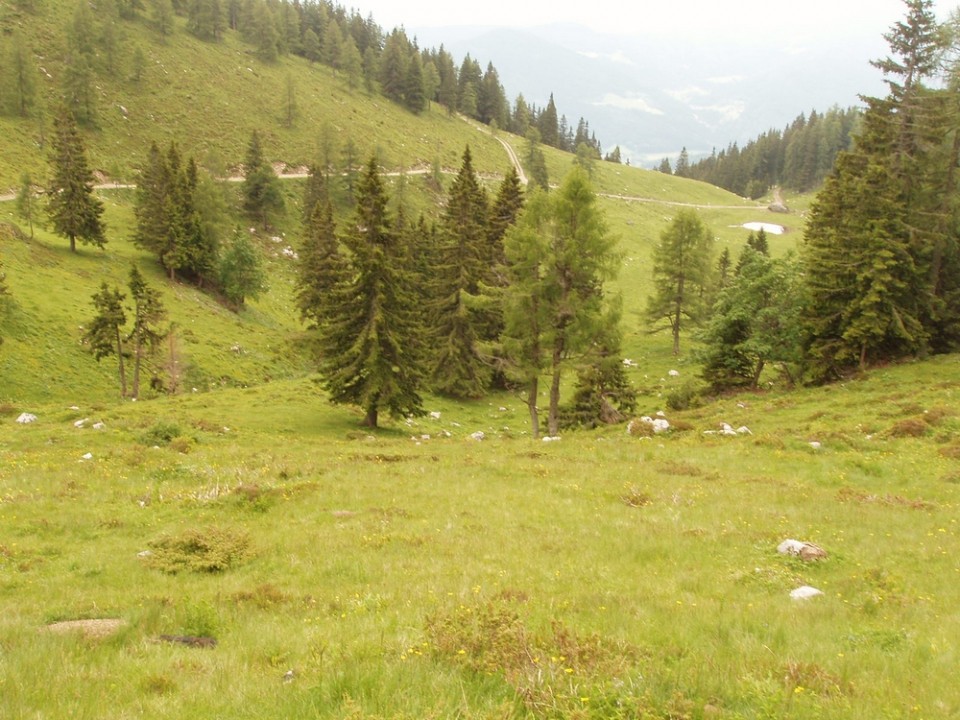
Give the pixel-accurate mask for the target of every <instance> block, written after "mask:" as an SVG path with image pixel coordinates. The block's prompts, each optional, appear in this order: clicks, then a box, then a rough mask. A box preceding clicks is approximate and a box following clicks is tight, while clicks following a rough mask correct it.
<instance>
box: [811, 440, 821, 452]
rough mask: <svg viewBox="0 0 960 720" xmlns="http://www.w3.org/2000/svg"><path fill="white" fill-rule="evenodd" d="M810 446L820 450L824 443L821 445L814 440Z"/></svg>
mask: <svg viewBox="0 0 960 720" xmlns="http://www.w3.org/2000/svg"><path fill="white" fill-rule="evenodd" d="M810 447H812V448H813V449H814V450H819V449H820V448H822V447H823V445H821V444H820V443H818V442H817V441H816V440H814V441H813V442H811V443H810Z"/></svg>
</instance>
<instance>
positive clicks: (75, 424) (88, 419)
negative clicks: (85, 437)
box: [73, 418, 90, 428]
mask: <svg viewBox="0 0 960 720" xmlns="http://www.w3.org/2000/svg"><path fill="white" fill-rule="evenodd" d="M88 422H90V418H84V419H83V420H77V421H76V422H75V423H74V424H73V426H74V427H75V428H81V427H83V426H84V425H86V424H87V423H88Z"/></svg>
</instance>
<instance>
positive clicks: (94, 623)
mask: <svg viewBox="0 0 960 720" xmlns="http://www.w3.org/2000/svg"><path fill="white" fill-rule="evenodd" d="M126 624H127V623H126V622H125V621H124V620H121V619H119V618H96V619H90V620H64V621H62V622H55V623H51V624H50V625H47V626H46V628H44V629H45V630H47V631H49V632H52V633H56V634H58V635H63V634H66V633H70V632H78V633H80V634H81V635H83V636H84V637H87V638H104V637H107V636H109V635H113V634H114V633H116V632H119V631H120V630H121V629H122V628H123V627H124V626H125V625H126Z"/></svg>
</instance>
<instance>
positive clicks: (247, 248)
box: [220, 230, 267, 310]
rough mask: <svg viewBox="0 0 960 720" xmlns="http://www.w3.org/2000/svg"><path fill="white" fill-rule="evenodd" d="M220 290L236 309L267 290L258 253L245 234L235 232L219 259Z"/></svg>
mask: <svg viewBox="0 0 960 720" xmlns="http://www.w3.org/2000/svg"><path fill="white" fill-rule="evenodd" d="M220 289H221V290H222V291H223V294H224V295H225V296H226V298H227V300H229V301H230V303H231V304H232V305H233V307H234V308H235V309H237V310H241V309H243V307H244V305H245V303H246V301H247V299H248V298H249V299H251V300H256V299H257V298H258V297H260V295H261V294H262V293H263V292H264V291H265V290H266V289H267V273H266V271H265V270H264V269H263V263H262V262H261V261H260V253H259V252H257V248H256V246H255V245H254V244H253V242H251V240H250V237H249V236H248V235H247V233H245V232H243V231H242V230H238V231H237V232H235V233H234V236H233V242H231V243H230V246H229V247H228V248H227V249H226V251H225V252H224V253H223V255H222V257H221V258H220Z"/></svg>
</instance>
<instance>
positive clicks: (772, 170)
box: [657, 107, 861, 198]
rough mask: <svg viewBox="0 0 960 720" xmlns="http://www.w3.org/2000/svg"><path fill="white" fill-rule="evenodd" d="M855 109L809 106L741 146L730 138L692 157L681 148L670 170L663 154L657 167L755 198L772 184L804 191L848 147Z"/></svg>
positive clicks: (815, 184) (857, 116) (857, 114)
mask: <svg viewBox="0 0 960 720" xmlns="http://www.w3.org/2000/svg"><path fill="white" fill-rule="evenodd" d="M860 115H861V113H860V110H858V109H856V108H847V109H840V108H837V107H834V108H831V109H830V110H828V111H827V112H825V113H817V111H816V110H813V111H811V112H810V115H809V116H806V115H804V114H801V115H800V116H798V117H797V118H796V119H795V120H794V121H793V122H792V123H790V125H788V126H787V127H786V128H784V129H783V130H768V131H767V132H765V133H763V134H762V135H760V136H759V137H758V138H756V139H755V140H751V141H750V142H748V143H747V144H746V145H744V146H743V147H742V148H741V147H739V145H738V144H737V143H731V144H730V145H729V146H728V147H727V148H726V149H725V150H721V151H719V152H717V151H716V150H714V151H713V153H711V154H710V156H709V157H706V158H702V159H700V160H697V161H695V162H691V160H690V157H689V155H688V153H687V151H686V148H684V149H683V150H682V151H681V153H680V155H679V157H678V158H677V160H676V165H675V167H674V169H673V170H671V168H670V160H669V159H667V158H664V159H663V160H662V161H661V162H660V165H659V166H658V167H657V169H658V170H659V171H660V172H665V173H668V174H669V173H671V172H672V173H673V174H674V175H677V176H678V177H685V178H691V179H694V180H702V181H704V182H708V183H710V184H711V185H716V186H717V187H722V188H724V189H725V190H729V191H730V192H734V193H736V194H737V195H740V196H742V197H750V198H759V197H761V196H762V195H764V194H765V193H766V192H767V191H768V190H769V188H770V187H772V186H774V185H780V186H782V187H785V188H790V189H791V190H796V191H798V192H807V191H809V190H812V189H814V188H816V187H819V185H820V184H821V183H822V182H823V180H824V178H826V176H827V174H828V173H829V172H830V170H831V169H832V168H833V163H834V160H835V159H836V157H837V154H838V153H839V152H841V151H842V150H847V149H849V147H850V144H851V140H852V137H853V135H854V133H855V132H856V128H857V125H858V122H859V119H860Z"/></svg>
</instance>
